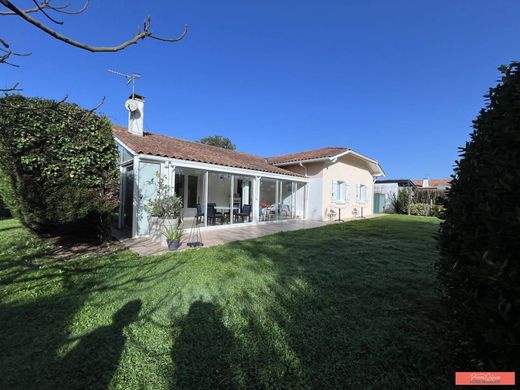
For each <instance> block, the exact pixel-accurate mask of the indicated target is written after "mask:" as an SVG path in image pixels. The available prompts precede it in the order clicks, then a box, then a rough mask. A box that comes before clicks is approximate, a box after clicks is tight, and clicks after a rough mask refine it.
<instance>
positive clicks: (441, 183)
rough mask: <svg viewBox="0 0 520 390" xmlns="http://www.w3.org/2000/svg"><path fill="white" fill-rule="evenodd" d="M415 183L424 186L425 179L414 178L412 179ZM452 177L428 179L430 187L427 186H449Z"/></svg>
mask: <svg viewBox="0 0 520 390" xmlns="http://www.w3.org/2000/svg"><path fill="white" fill-rule="evenodd" d="M412 182H413V184H415V185H416V186H417V187H422V185H423V179H414V180H412ZM450 182H451V179H428V187H427V188H438V187H447V186H449V184H450Z"/></svg>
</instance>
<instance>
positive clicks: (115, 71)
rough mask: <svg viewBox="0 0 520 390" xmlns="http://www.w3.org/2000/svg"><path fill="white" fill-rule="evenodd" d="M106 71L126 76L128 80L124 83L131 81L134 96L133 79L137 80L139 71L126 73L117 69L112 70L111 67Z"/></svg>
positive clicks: (139, 75) (139, 74)
mask: <svg viewBox="0 0 520 390" xmlns="http://www.w3.org/2000/svg"><path fill="white" fill-rule="evenodd" d="M108 71H109V72H110V73H114V74H117V75H118V76H123V77H126V79H127V80H128V81H127V82H126V85H128V84H130V83H132V97H134V95H135V80H138V79H140V78H141V73H132V74H126V73H122V72H118V71H117V70H112V69H108Z"/></svg>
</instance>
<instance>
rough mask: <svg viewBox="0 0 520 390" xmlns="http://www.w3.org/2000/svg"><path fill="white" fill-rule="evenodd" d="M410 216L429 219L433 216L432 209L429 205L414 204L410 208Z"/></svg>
mask: <svg viewBox="0 0 520 390" xmlns="http://www.w3.org/2000/svg"><path fill="white" fill-rule="evenodd" d="M410 214H411V215H420V216H422V217H428V216H430V215H431V207H430V205H429V204H427V203H414V204H412V205H411V206H410Z"/></svg>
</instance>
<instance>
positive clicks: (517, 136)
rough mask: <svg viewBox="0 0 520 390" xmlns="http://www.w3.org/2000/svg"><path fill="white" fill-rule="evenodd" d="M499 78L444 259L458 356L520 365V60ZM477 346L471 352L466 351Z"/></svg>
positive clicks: (474, 143)
mask: <svg viewBox="0 0 520 390" xmlns="http://www.w3.org/2000/svg"><path fill="white" fill-rule="evenodd" d="M501 71H502V73H503V77H502V80H501V82H500V83H499V84H498V85H497V86H496V87H495V88H492V89H491V90H490V92H489V94H488V95H487V96H486V98H487V99H488V104H487V105H486V107H485V108H484V109H482V110H481V112H480V114H479V116H478V118H477V119H476V120H475V121H474V123H473V128H474V131H473V133H472V134H471V140H470V141H469V142H468V143H466V146H465V147H464V148H462V149H461V159H460V161H458V162H457V164H456V168H455V174H454V176H453V180H452V182H451V189H450V190H449V192H448V198H447V201H446V207H447V209H446V219H445V222H444V223H443V224H442V227H441V231H440V249H441V260H440V262H439V264H438V266H439V273H440V278H441V280H442V282H443V284H444V287H445V291H446V294H447V298H448V302H449V305H450V308H451V311H452V319H453V329H454V330H455V331H457V336H458V339H457V340H456V342H455V343H454V344H453V345H454V348H455V350H454V351H453V352H454V353H455V358H456V359H461V362H462V366H465V368H471V367H470V363H468V362H469V360H470V359H471V358H472V357H475V356H476V357H477V358H478V359H480V360H481V367H477V368H482V369H484V370H493V371H513V370H515V369H518V367H520V258H519V253H520V206H519V203H518V202H519V199H520V168H519V167H520V63H513V64H512V65H511V66H509V67H507V68H506V67H502V68H501ZM471 346H473V348H474V349H475V354H474V355H473V356H467V353H468V351H471V348H470V347H471Z"/></svg>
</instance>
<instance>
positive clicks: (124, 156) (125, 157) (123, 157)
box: [117, 144, 134, 163]
mask: <svg viewBox="0 0 520 390" xmlns="http://www.w3.org/2000/svg"><path fill="white" fill-rule="evenodd" d="M117 150H118V151H119V162H120V163H124V162H126V161H129V160H132V159H133V158H134V156H133V155H132V154H131V153H130V152H129V151H128V150H126V148H124V147H123V146H121V145H119V144H117Z"/></svg>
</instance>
